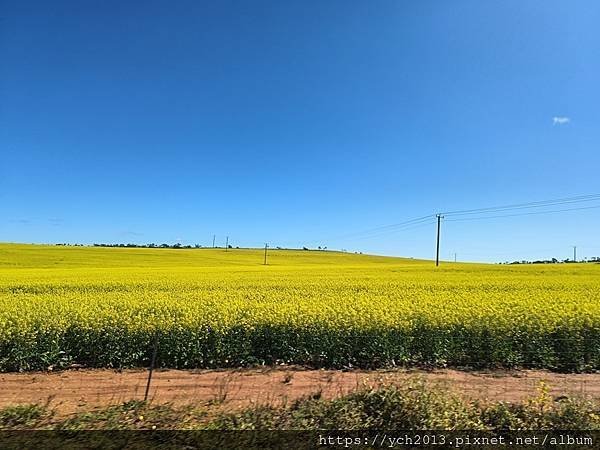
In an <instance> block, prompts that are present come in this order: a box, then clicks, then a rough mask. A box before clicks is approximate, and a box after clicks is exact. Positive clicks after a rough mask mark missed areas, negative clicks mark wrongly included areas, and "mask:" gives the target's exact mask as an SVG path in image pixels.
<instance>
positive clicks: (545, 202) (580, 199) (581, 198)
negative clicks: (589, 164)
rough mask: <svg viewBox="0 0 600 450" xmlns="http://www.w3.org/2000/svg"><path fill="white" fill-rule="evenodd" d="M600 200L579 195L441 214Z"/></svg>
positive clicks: (599, 197) (474, 212) (449, 212)
mask: <svg viewBox="0 0 600 450" xmlns="http://www.w3.org/2000/svg"><path fill="white" fill-rule="evenodd" d="M595 200H600V194H589V195H579V196H576V197H565V198H559V199H554V200H542V201H537V202H528V203H517V204H512V205H504V206H491V207H486V208H475V209H464V210H459V211H447V212H443V213H441V214H443V215H445V216H456V215H470V214H482V213H488V212H499V211H510V210H516V209H530V208H543V207H548V206H557V205H564V204H569V203H581V202H590V201H595Z"/></svg>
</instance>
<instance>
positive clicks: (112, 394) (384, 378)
mask: <svg viewBox="0 0 600 450" xmlns="http://www.w3.org/2000/svg"><path fill="white" fill-rule="evenodd" d="M411 377H422V378H423V379H424V380H425V381H426V383H430V384H434V385H442V386H444V387H445V388H447V389H450V390H453V391H455V392H457V393H459V394H461V395H463V396H465V397H467V398H472V399H475V398H478V399H482V400H484V399H489V400H504V401H520V400H522V399H523V398H525V397H527V396H531V395H535V393H536V389H537V387H538V386H539V383H540V381H546V382H547V383H548V384H549V386H550V389H551V393H552V394H553V395H555V396H560V395H569V396H570V395H583V396H588V397H593V398H600V374H557V373H551V372H544V371H510V372H504V371H493V372H473V371H470V372H463V371H457V370H437V371H431V372H429V371H420V370H393V371H391V370H390V371H383V370H382V371H349V372H342V371H334V370H305V369H302V368H289V367H286V368H264V369H260V368H259V369H242V370H195V371H191V370H190V371H186V370H160V371H155V372H154V377H153V380H152V387H151V390H150V397H151V399H152V400H153V401H155V402H160V403H164V402H172V403H174V404H179V405H182V404H188V403H196V404H201V403H202V402H208V401H213V402H219V403H222V404H223V406H227V407H232V408H236V407H240V406H246V405H250V404H256V403H279V402H282V401H285V400H293V399H295V398H298V397H300V396H304V395H310V394H314V393H317V392H321V394H322V396H323V397H326V398H331V397H335V396H338V395H341V394H344V393H347V392H350V391H352V390H355V389H357V388H359V387H362V386H364V385H365V384H367V385H368V384H371V385H378V384H381V383H392V384H399V385H400V384H402V383H405V382H406V381H407V380H408V379H409V378H411ZM146 380H147V371H145V370H125V371H122V372H118V371H113V370H70V371H64V372H56V373H51V372H50V373H45V372H44V373H42V372H35V373H3V374H0V408H1V407H4V406H8V405H14V404H23V403H46V402H50V405H51V406H52V407H54V408H55V409H56V411H57V412H58V413H59V414H70V413H73V412H78V411H85V410H90V409H94V408H96V407H101V406H106V405H111V404H117V403H120V402H124V401H128V400H132V399H142V398H143V396H144V390H145V387H146Z"/></svg>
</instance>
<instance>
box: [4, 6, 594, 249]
mask: <svg viewBox="0 0 600 450" xmlns="http://www.w3.org/2000/svg"><path fill="white" fill-rule="evenodd" d="M599 23H600V2H598V1H596V0H590V1H567V0H564V1H555V0H550V1H549V0H539V1H523V0H513V1H480V0H473V1H453V2H446V1H441V0H439V1H416V0H415V1H396V0H394V1H384V0H381V1H377V2H371V1H361V2H358V1H346V0H343V1H342V0H339V1H305V0H302V1H251V2H243V1H236V2H230V1H214V2H200V1H175V2H173V1H148V2H137V1H136V2H134V1H103V2H81V1H70V2H66V1H59V0H57V1H52V2H50V1H39V2H34V1H31V2H28V1H7V0H3V1H0V61H1V68H0V241H11V242H82V243H93V242H136V243H147V242H156V243H162V242H168V243H174V242H176V241H178V240H180V241H181V242H182V243H184V244H188V243H190V244H193V243H200V244H203V245H208V244H210V243H211V241H212V236H213V234H216V235H217V239H218V241H219V242H221V241H224V238H225V236H226V235H229V236H230V239H231V241H232V244H233V245H240V246H258V245H262V244H263V243H264V242H270V243H272V245H289V246H300V245H304V244H306V245H312V246H316V245H327V246H329V247H330V248H345V249H348V250H351V251H354V250H361V251H364V252H372V253H381V254H392V255H407V256H415V257H427V258H432V257H433V254H434V233H435V229H434V227H433V226H426V227H421V228H417V229H414V230H408V231H405V232H399V233H389V234H386V235H384V236H376V237H371V238H363V239H346V240H344V239H339V238H336V237H337V236H339V235H345V234H347V233H353V232H355V231H361V230H365V229H370V228H372V227H377V226H381V225H386V224H390V223H397V222H402V221H403V220H406V219H411V218H413V217H418V216H423V215H425V214H433V213H435V212H438V211H444V210H454V209H466V208H477V207H485V206H495V205H503V204H510V203H519V202H526V201H535V200H545V199H551V198H558V197H566V196H571V195H580V194H592V193H598V192H600V183H599V179H600V178H599V177H598V169H599V168H600V147H599V144H600V127H599V126H598V125H599V123H598V121H599V118H600V85H599V82H598V75H599V74H600V28H599V27H598V24H599ZM555 117H559V118H563V119H561V120H559V123H555V121H554V119H553V118H555ZM566 118H568V121H567V120H566ZM599 219H600V209H590V210H585V211H576V212H571V213H563V214H549V215H539V216H535V215H534V216H526V217H515V218H505V219H498V220H489V221H487V220H484V221H474V222H464V223H462V222H456V223H450V222H448V223H445V224H444V228H443V241H442V257H443V258H450V257H452V258H453V254H454V252H457V253H458V258H459V260H460V259H462V260H482V261H499V260H506V259H521V258H526V257H527V258H529V257H531V258H535V257H550V256H557V257H564V258H566V257H568V256H570V254H571V253H570V252H571V250H570V246H571V245H578V246H579V248H580V255H581V256H594V255H600V240H599V238H598V236H599V235H598V231H597V228H598V220H599Z"/></svg>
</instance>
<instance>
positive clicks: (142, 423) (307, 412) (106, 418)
mask: <svg viewBox="0 0 600 450" xmlns="http://www.w3.org/2000/svg"><path fill="white" fill-rule="evenodd" d="M225 406H226V405H222V404H218V405H215V403H214V402H206V403H204V404H201V405H193V406H192V405H189V406H184V407H182V406H174V405H171V404H154V403H152V402H142V401H130V402H126V403H123V404H120V405H115V406H110V407H108V408H104V409H101V410H96V411H89V412H84V413H77V414H74V415H72V416H70V417H67V418H65V417H60V416H58V415H56V414H54V412H53V410H52V409H51V408H50V407H49V405H41V406H40V405H21V406H11V407H8V408H4V409H2V410H0V430H19V429H43V430H68V431H77V430H332V429H336V430H409V429H413V430H433V429H435V430H482V431H501V430H598V429H600V404H599V403H598V402H596V401H591V400H587V399H584V398H574V397H573V398H570V397H566V396H562V397H559V398H556V399H555V398H552V396H550V395H549V390H548V386H547V385H545V384H540V386H539V390H538V394H537V395H536V396H534V397H531V398H529V399H527V400H525V401H523V402H521V403H506V402H481V401H467V400H465V399H463V398H462V397H460V396H458V395H456V394H453V393H449V392H448V391H445V390H443V389H441V388H436V387H430V386H426V385H425V383H424V382H423V381H422V380H418V379H417V380H412V381H411V382H409V383H407V384H405V385H403V386H401V387H398V386H393V385H389V386H383V387H378V388H368V387H367V388H363V389H362V390H359V391H357V392H354V393H351V394H348V395H345V396H342V397H339V398H336V399H333V400H327V399H324V398H322V397H321V396H320V395H309V396H306V397H304V398H302V399H299V400H296V401H294V402H290V403H289V404H284V405H274V404H269V403H264V404H260V405H255V406H252V407H248V408H244V409H239V410H231V409H230V410H225V409H224V407H225Z"/></svg>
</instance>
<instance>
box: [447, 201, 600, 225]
mask: <svg viewBox="0 0 600 450" xmlns="http://www.w3.org/2000/svg"><path fill="white" fill-rule="evenodd" d="M597 208H600V205H594V206H582V207H579V208H566V209H554V210H550V211H535V212H526V213H517V214H503V215H499V216H482V217H464V218H458V219H446V221H447V222H468V221H471V220H489V219H501V218H504V217H519V216H533V215H538V214H552V213H557V212H566V211H581V210H586V209H597Z"/></svg>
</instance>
